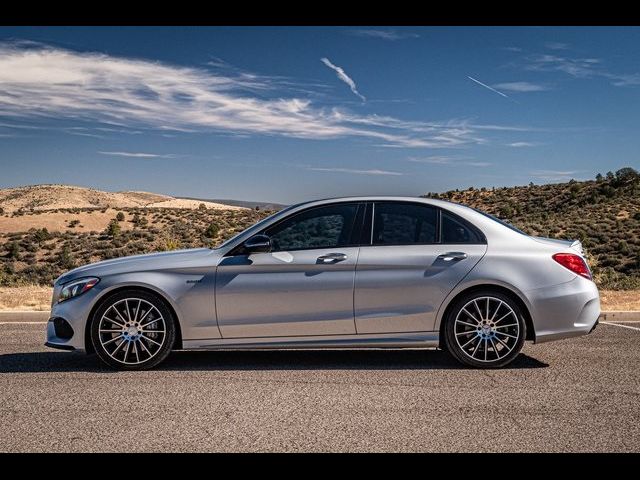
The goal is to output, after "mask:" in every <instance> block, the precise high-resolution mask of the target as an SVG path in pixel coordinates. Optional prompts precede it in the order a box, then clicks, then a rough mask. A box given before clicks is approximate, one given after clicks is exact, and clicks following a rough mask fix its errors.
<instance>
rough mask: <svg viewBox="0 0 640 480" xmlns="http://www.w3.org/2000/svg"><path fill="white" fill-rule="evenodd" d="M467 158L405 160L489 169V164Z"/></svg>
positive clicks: (444, 157)
mask: <svg viewBox="0 0 640 480" xmlns="http://www.w3.org/2000/svg"><path fill="white" fill-rule="evenodd" d="M465 158H467V157H455V156H446V155H432V156H428V157H409V158H408V159H407V160H409V161H410V162H414V163H428V164H431V165H460V166H466V167H489V166H491V165H492V163H490V162H478V161H474V160H473V159H466V160H465Z"/></svg>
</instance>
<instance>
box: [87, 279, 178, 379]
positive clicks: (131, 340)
mask: <svg viewBox="0 0 640 480" xmlns="http://www.w3.org/2000/svg"><path fill="white" fill-rule="evenodd" d="M114 308H115V309H116V310H115V312H114ZM105 314H107V315H106V316H105ZM135 320H138V321H137V322H136V321H135ZM175 322H176V319H175V318H174V317H173V314H172V313H171V310H170V309H169V308H168V307H167V306H166V304H165V303H164V301H163V300H162V299H161V298H160V297H159V296H158V295H156V294H154V293H150V292H145V291H141V290H122V291H120V292H118V293H115V294H113V295H110V296H109V297H108V298H106V299H105V300H104V301H103V302H102V304H101V305H100V307H99V308H98V309H97V310H96V311H95V313H94V315H93V317H92V318H91V327H90V328H91V330H90V333H91V343H92V344H93V348H94V349H95V352H96V354H97V355H98V357H99V358H100V360H102V361H103V362H104V363H106V364H107V365H109V366H110V367H112V368H115V369H118V370H148V369H150V368H153V367H155V366H156V365H158V364H159V363H160V362H162V361H163V360H165V359H166V358H167V356H168V355H169V353H170V352H171V348H172V347H173V344H174V342H175V338H176V324H175ZM121 325H124V326H121ZM105 332H106V333H105ZM159 332H162V333H159ZM127 342H128V344H127ZM121 343H122V345H121ZM129 354H130V355H131V357H129Z"/></svg>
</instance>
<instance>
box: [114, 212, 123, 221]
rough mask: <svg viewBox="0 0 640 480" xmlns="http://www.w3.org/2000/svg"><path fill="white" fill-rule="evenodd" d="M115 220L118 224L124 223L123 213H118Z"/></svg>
mask: <svg viewBox="0 0 640 480" xmlns="http://www.w3.org/2000/svg"><path fill="white" fill-rule="evenodd" d="M116 220H117V221H118V222H123V221H124V213H123V212H118V214H117V215H116Z"/></svg>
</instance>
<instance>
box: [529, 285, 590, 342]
mask: <svg viewBox="0 0 640 480" xmlns="http://www.w3.org/2000/svg"><path fill="white" fill-rule="evenodd" d="M525 295H526V296H527V298H528V300H529V302H530V305H531V317H532V320H533V325H534V329H535V334H536V335H535V337H536V338H535V343H543V342H549V341H552V340H561V339H563V338H571V337H578V336H581V335H587V334H588V333H591V332H592V331H593V329H594V328H595V326H596V324H597V322H598V317H599V316H600V295H599V293H598V289H597V288H596V285H595V283H593V282H592V281H590V280H587V279H585V278H582V277H576V278H575V279H573V280H571V281H570V282H566V283H562V284H560V285H555V286H553V287H545V288H539V289H535V290H530V291H528V292H525Z"/></svg>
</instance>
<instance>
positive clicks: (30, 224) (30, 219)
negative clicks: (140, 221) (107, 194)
mask: <svg viewBox="0 0 640 480" xmlns="http://www.w3.org/2000/svg"><path fill="white" fill-rule="evenodd" d="M118 211H119V210H116V209H107V210H106V211H105V213H102V211H100V210H89V211H81V212H79V213H69V212H42V213H38V214H37V215H33V214H28V215H21V216H19V217H10V216H4V217H2V216H0V233H13V232H26V231H27V230H29V229H30V228H46V229H47V230H48V231H50V232H65V231H72V232H91V231H96V232H101V231H103V230H104V229H105V228H107V225H108V224H109V222H110V221H111V220H112V219H114V218H115V216H116V214H117V213H118ZM73 220H77V221H79V222H80V224H79V225H77V226H76V227H74V228H70V227H69V222H71V221H73ZM125 220H131V215H130V214H127V213H125ZM120 228H121V229H123V230H131V229H132V228H133V225H132V224H131V223H129V222H128V221H125V222H120Z"/></svg>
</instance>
